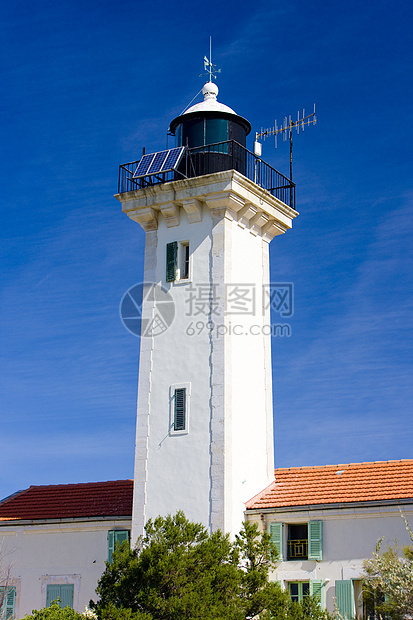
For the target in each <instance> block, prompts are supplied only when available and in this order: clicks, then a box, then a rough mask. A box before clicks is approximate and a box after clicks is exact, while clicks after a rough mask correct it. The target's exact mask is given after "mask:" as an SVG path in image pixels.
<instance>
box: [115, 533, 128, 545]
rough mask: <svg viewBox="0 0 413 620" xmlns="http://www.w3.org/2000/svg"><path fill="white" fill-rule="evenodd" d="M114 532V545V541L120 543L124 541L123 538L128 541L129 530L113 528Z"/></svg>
mask: <svg viewBox="0 0 413 620" xmlns="http://www.w3.org/2000/svg"><path fill="white" fill-rule="evenodd" d="M114 534H115V546H116V543H119V544H120V545H121V544H122V543H123V542H125V540H127V541H129V530H114Z"/></svg>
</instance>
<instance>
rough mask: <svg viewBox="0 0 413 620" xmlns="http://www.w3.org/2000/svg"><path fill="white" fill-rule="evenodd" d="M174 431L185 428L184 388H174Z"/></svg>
mask: <svg viewBox="0 0 413 620" xmlns="http://www.w3.org/2000/svg"><path fill="white" fill-rule="evenodd" d="M174 398H175V404H174V431H184V430H185V410H186V389H185V388H178V389H177V390H175V397H174Z"/></svg>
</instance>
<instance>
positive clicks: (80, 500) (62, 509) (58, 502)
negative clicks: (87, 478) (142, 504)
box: [0, 480, 133, 521]
mask: <svg viewBox="0 0 413 620" xmlns="http://www.w3.org/2000/svg"><path fill="white" fill-rule="evenodd" d="M132 495H133V480H115V481H109V482H86V483H80V484H56V485H48V486H31V487H29V488H28V489H25V490H24V491H18V492H17V493H14V494H13V495H12V496H11V497H8V498H6V499H4V500H3V501H1V502H0V521H6V520H14V521H15V520H30V521H33V520H39V519H59V520H60V519H80V518H82V517H84V518H92V517H93V518H99V517H106V518H107V517H125V516H126V517H130V516H131V514H132Z"/></svg>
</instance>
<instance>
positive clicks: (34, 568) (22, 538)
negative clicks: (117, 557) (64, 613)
mask: <svg viewBox="0 0 413 620" xmlns="http://www.w3.org/2000/svg"><path fill="white" fill-rule="evenodd" d="M130 528H131V521H130V520H107V521H93V520H89V521H85V522H63V521H62V522H60V523H51V522H49V523H43V524H41V523H37V524H36V523H32V524H28V523H27V524H21V525H18V524H17V523H15V524H12V525H10V522H9V523H8V524H6V525H4V524H2V523H1V522H0V549H1V559H2V565H3V568H6V569H7V568H8V567H10V575H11V580H10V585H14V586H15V587H16V607H15V613H16V615H15V617H16V620H19V618H22V617H23V616H24V615H26V614H30V613H31V612H32V610H33V609H40V608H42V607H44V606H45V605H46V591H47V585H48V584H64V583H69V584H74V601H73V606H74V609H75V610H76V611H84V609H85V605H88V603H89V601H90V599H93V600H96V599H97V597H96V593H95V589H96V586H97V582H98V579H99V578H100V577H101V575H102V573H103V571H104V570H105V561H106V560H107V559H108V540H107V535H108V531H109V530H114V529H119V530H130Z"/></svg>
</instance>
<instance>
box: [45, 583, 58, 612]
mask: <svg viewBox="0 0 413 620" xmlns="http://www.w3.org/2000/svg"><path fill="white" fill-rule="evenodd" d="M58 599H60V585H56V584H54V583H51V584H49V585H48V586H47V591H46V607H50V605H51V604H52V603H53V601H57V600H58Z"/></svg>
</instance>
